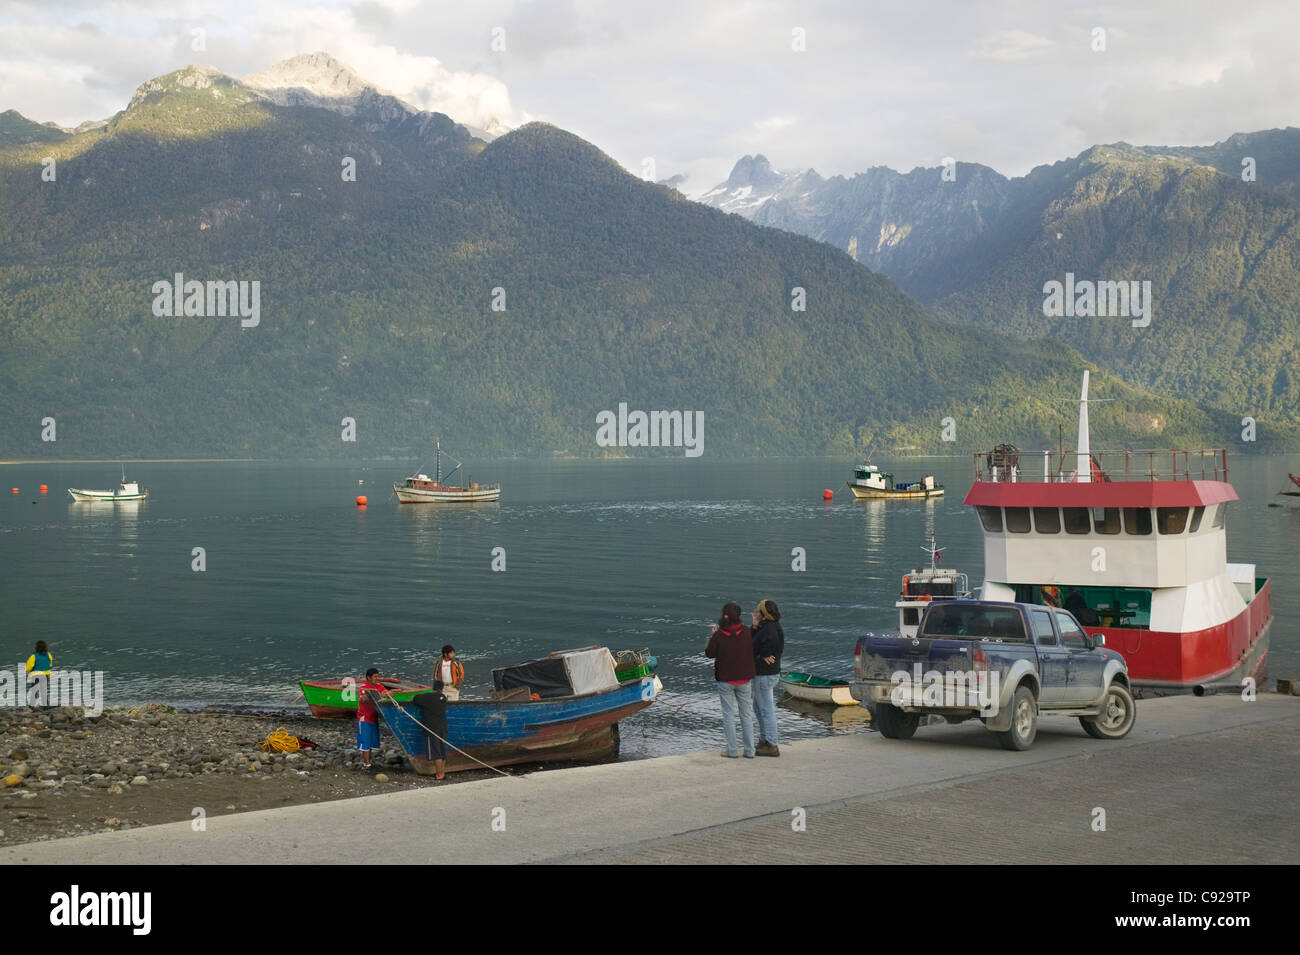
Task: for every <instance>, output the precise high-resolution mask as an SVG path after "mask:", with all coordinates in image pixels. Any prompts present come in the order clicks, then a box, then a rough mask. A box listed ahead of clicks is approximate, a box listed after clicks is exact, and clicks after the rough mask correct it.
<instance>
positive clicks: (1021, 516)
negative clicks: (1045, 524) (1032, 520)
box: [1007, 507, 1029, 534]
mask: <svg viewBox="0 0 1300 955" xmlns="http://www.w3.org/2000/svg"><path fill="white" fill-rule="evenodd" d="M1007 530H1009V531H1010V532H1011V533H1013V534H1028V533H1029V508H1027V507H1008V508H1007Z"/></svg>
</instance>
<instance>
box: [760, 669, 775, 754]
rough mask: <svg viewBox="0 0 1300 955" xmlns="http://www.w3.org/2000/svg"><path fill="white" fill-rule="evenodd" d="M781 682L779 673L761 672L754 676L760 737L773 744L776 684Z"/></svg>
mask: <svg viewBox="0 0 1300 955" xmlns="http://www.w3.org/2000/svg"><path fill="white" fill-rule="evenodd" d="M780 682H781V674H779V673H760V674H759V675H758V676H756V677H754V717H755V718H756V719H757V720H758V738H759V739H762V740H767V741H768V742H769V743H771V744H772V745H773V746H775V745H777V744H778V743H780V742H781V741H780V740H779V739H777V738H776V733H777V729H776V685H777V684H778V683H780Z"/></svg>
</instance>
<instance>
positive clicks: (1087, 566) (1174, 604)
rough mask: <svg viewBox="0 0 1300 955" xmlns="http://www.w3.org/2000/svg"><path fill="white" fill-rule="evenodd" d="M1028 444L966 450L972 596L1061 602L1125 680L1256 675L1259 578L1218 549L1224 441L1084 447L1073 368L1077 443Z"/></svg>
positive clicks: (1223, 542) (1261, 622) (1225, 495)
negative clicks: (977, 537) (976, 525)
mask: <svg viewBox="0 0 1300 955" xmlns="http://www.w3.org/2000/svg"><path fill="white" fill-rule="evenodd" d="M1036 458H1037V455H1032V454H1021V453H1020V452H1018V451H1017V450H1016V449H1015V448H1012V447H1009V446H1007V445H1002V446H999V447H998V448H997V449H996V450H995V451H993V452H991V453H985V454H979V455H976V458H975V483H974V485H973V486H972V487H971V490H970V493H969V494H967V495H966V501H965V503H966V504H969V505H973V506H974V507H975V510H976V513H977V514H978V515H979V520H980V524H981V526H982V527H983V530H984V574H985V580H984V586H983V589H982V591H981V596H982V597H983V598H984V599H986V600H1017V601H1023V602H1027V603H1043V604H1056V605H1059V606H1063V607H1065V608H1066V609H1068V610H1070V611H1072V612H1073V613H1074V615H1075V616H1076V617H1077V618H1078V619H1079V622H1080V623H1082V624H1083V625H1084V629H1085V630H1087V631H1088V632H1089V633H1091V634H1094V635H1095V634H1101V635H1103V636H1104V637H1105V643H1106V646H1107V647H1109V648H1111V649H1113V650H1118V651H1119V652H1120V653H1122V654H1123V655H1124V658H1125V659H1126V660H1127V661H1128V668H1129V674H1130V676H1131V678H1132V681H1133V685H1134V687H1135V688H1142V689H1146V690H1148V691H1152V692H1160V691H1178V690H1189V689H1190V690H1200V691H1204V690H1207V689H1208V690H1213V689H1224V688H1226V687H1227V686H1229V685H1231V686H1232V687H1233V688H1236V689H1240V686H1241V683H1242V681H1243V680H1244V678H1245V677H1248V676H1249V677H1254V678H1255V681H1256V684H1257V685H1260V684H1262V682H1263V680H1264V679H1266V677H1267V672H1266V671H1265V669H1264V662H1265V658H1266V657H1267V655H1268V634H1269V628H1270V627H1271V626H1272V623H1273V613H1272V609H1271V607H1270V588H1269V581H1268V579H1267V578H1264V577H1257V576H1256V575H1255V565H1254V564H1230V563H1228V559H1227V536H1226V517H1227V513H1226V511H1227V507H1228V504H1229V502H1231V501H1235V500H1237V493H1236V491H1234V490H1233V489H1232V485H1230V484H1229V483H1228V458H1227V452H1226V451H1225V450H1223V449H1215V450H1203V451H1119V452H1102V451H1097V452H1094V451H1092V450H1091V449H1090V447H1089V439H1088V372H1086V371H1085V372H1084V373H1083V391H1082V394H1081V395H1080V399H1079V441H1078V450H1077V451H1074V452H1066V453H1064V454H1062V455H1059V456H1057V455H1053V453H1052V452H1050V451H1045V452H1043V458H1042V464H1041V471H1040V468H1039V467H1038V461H1037V460H1036ZM1054 458H1059V459H1057V460H1054Z"/></svg>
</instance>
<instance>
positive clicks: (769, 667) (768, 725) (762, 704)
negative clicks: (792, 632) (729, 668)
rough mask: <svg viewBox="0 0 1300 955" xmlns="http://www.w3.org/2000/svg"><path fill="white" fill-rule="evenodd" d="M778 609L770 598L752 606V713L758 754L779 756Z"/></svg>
mask: <svg viewBox="0 0 1300 955" xmlns="http://www.w3.org/2000/svg"><path fill="white" fill-rule="evenodd" d="M780 620H781V611H780V610H779V609H777V606H776V604H775V603H774V602H773V601H771V600H760V601H759V602H758V606H757V607H756V608H755V609H754V672H755V676H754V717H755V719H757V720H758V745H757V746H756V747H754V753H755V754H756V755H758V756H780V755H781V748H780V747H779V746H778V745H777V744H778V743H779V742H780V740H779V739H777V732H778V731H777V725H776V685H777V684H778V683H779V682H781V654H782V653H784V652H785V631H783V630H782V629H781V624H780Z"/></svg>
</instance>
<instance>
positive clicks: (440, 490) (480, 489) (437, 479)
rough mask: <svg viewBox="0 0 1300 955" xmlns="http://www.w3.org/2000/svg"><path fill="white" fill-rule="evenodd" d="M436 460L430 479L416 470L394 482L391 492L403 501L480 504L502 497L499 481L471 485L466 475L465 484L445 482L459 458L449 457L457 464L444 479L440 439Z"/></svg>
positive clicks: (405, 502) (459, 465) (436, 448)
mask: <svg viewBox="0 0 1300 955" xmlns="http://www.w3.org/2000/svg"><path fill="white" fill-rule="evenodd" d="M435 450H436V454H437V461H436V463H435V470H434V476H433V477H432V478H430V477H429V475H427V474H424V473H423V472H418V473H416V474H413V475H412V476H411V477H408V478H407V479H406V480H405V481H402V482H400V483H398V484H394V485H393V493H394V494H396V495H397V499H398V501H400V502H401V503H403V504H482V503H489V502H492V501H499V500H500V499H501V485H500V484H483V485H480V484H474V483H471V482H470V480H469V478H468V476H466V478H465V484H464V485H463V486H462V485H456V484H448V483H446V481H447V480H449V479H450V478H451V477H452V475H454V474H455V473H456V472H457V471H459V470H460V469H461V467H462V465H461V463H460V462H459V461H456V459H455V458H452V457H451V455H450V454H449V455H447V457H449V458H451V460H452V461H454V462H455V464H456V466H455V467H454V468H452V469H451V471H450V472H448V474H447V477H446V479H444V478H443V474H442V454H443V451H442V442H441V441H439V442H438V443H437V445H436V447H435Z"/></svg>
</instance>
